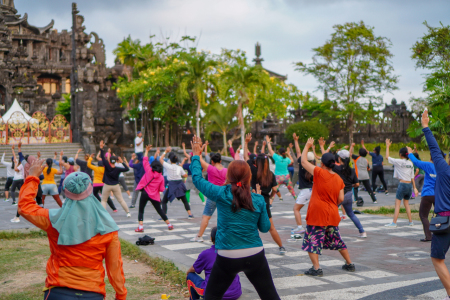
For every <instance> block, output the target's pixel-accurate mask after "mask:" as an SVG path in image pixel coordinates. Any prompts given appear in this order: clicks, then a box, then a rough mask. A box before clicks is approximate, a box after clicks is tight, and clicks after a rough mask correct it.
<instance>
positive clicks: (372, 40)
mask: <svg viewBox="0 0 450 300" xmlns="http://www.w3.org/2000/svg"><path fill="white" fill-rule="evenodd" d="M333 28H334V29H335V32H334V33H333V34H332V35H331V39H330V40H328V41H327V42H326V43H325V44H324V45H323V46H321V47H318V48H313V51H314V53H315V54H314V56H313V58H312V59H313V62H312V63H311V64H309V65H306V64H304V63H303V62H298V63H296V65H297V68H296V70H297V71H300V72H303V73H305V74H309V75H313V76H314V77H315V78H316V79H317V80H318V82H319V86H318V89H319V90H322V91H325V90H326V91H327V94H328V97H329V98H330V99H331V100H336V101H338V103H339V104H340V106H341V112H340V113H342V114H343V117H344V118H345V119H347V128H348V130H349V141H350V143H352V142H353V127H354V124H355V122H356V121H358V120H365V119H367V117H370V116H368V113H367V111H366V109H367V108H368V107H369V104H370V103H372V105H373V106H374V107H379V106H380V105H381V104H382V93H383V92H390V91H392V90H395V89H397V87H396V83H397V81H398V76H395V75H393V74H392V73H393V71H394V68H393V66H392V63H391V62H390V59H391V58H392V56H393V55H392V53H391V52H390V51H389V48H390V47H391V42H390V40H389V39H387V38H385V37H378V36H375V35H374V28H373V27H368V26H366V25H365V24H364V22H362V21H361V22H359V23H345V24H344V25H335V26H333Z"/></svg>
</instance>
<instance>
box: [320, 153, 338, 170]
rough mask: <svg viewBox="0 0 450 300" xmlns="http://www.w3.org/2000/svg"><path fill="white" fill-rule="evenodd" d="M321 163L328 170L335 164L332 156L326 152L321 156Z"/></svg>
mask: <svg viewBox="0 0 450 300" xmlns="http://www.w3.org/2000/svg"><path fill="white" fill-rule="evenodd" d="M322 163H323V164H324V165H325V166H326V167H328V168H332V167H334V165H335V164H336V160H335V158H334V154H333V153H330V152H328V153H325V154H324V155H322Z"/></svg>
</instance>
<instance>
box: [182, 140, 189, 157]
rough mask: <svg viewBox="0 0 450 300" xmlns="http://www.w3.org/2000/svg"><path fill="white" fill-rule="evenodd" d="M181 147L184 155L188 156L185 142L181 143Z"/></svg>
mask: <svg viewBox="0 0 450 300" xmlns="http://www.w3.org/2000/svg"><path fill="white" fill-rule="evenodd" d="M181 147H183V153H184V156H185V157H189V155H188V154H187V152H186V144H185V143H181Z"/></svg>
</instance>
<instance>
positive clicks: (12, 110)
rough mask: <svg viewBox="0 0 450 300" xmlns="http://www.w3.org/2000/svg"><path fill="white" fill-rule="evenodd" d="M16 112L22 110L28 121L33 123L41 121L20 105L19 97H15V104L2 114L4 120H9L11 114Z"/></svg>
mask: <svg viewBox="0 0 450 300" xmlns="http://www.w3.org/2000/svg"><path fill="white" fill-rule="evenodd" d="M15 112H20V113H22V115H23V116H24V117H25V119H26V120H27V121H28V122H31V123H39V121H38V120H37V119H34V118H32V117H31V116H30V115H28V114H27V113H26V112H25V111H24V110H23V109H22V106H20V104H19V102H17V99H14V103H13V105H11V107H10V108H9V109H8V111H7V112H6V113H5V114H4V115H3V116H2V119H3V121H4V122H8V120H9V119H10V118H11V116H12V115H13V114H14V113H15Z"/></svg>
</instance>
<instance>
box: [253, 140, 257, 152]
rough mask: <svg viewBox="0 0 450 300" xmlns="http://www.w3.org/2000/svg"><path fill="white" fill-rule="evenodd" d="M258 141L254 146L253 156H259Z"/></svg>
mask: <svg viewBox="0 0 450 300" xmlns="http://www.w3.org/2000/svg"><path fill="white" fill-rule="evenodd" d="M257 151H258V141H255V145H254V146H253V154H255V155H257V154H258V152H257Z"/></svg>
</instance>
